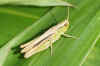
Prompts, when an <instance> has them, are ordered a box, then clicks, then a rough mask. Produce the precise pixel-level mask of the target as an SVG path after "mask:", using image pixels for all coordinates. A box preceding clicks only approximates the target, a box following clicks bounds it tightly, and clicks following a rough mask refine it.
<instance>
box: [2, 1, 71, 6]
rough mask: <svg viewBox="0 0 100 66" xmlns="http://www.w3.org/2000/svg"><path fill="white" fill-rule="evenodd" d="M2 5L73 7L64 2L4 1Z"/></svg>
mask: <svg viewBox="0 0 100 66" xmlns="http://www.w3.org/2000/svg"><path fill="white" fill-rule="evenodd" d="M0 4H1V5H2V4H13V5H15V4H16V5H32V6H46V7H47V6H72V4H70V3H68V2H65V1H62V0H2V1H0Z"/></svg>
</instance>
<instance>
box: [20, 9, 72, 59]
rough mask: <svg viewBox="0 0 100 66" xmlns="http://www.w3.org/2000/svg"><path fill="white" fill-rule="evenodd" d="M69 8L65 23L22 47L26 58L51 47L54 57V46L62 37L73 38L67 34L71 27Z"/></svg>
mask: <svg viewBox="0 0 100 66" xmlns="http://www.w3.org/2000/svg"><path fill="white" fill-rule="evenodd" d="M68 20H69V7H68V17H67V19H65V20H64V21H63V22H61V23H59V24H57V25H55V26H53V27H51V28H50V29H48V30H47V31H46V32H45V33H43V35H41V36H39V37H37V38H35V39H34V40H32V41H30V42H28V43H26V44H24V45H21V46H20V47H21V48H23V49H22V50H21V53H25V54H24V57H25V58H29V57H30V56H32V55H34V54H36V53H38V52H40V51H43V50H45V49H47V48H48V47H51V55H52V44H53V43H54V42H55V41H56V40H58V39H59V38H60V37H61V36H62V35H63V36H65V37H72V36H70V35H67V34H65V32H66V31H67V29H68V27H69V21H68Z"/></svg>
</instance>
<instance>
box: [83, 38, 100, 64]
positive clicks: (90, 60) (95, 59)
mask: <svg viewBox="0 0 100 66" xmlns="http://www.w3.org/2000/svg"><path fill="white" fill-rule="evenodd" d="M99 56H100V39H99V40H98V41H97V43H96V46H95V47H94V48H93V49H92V51H91V53H90V54H89V55H88V57H87V59H86V61H85V62H84V64H83V66H99V65H100V58H99Z"/></svg>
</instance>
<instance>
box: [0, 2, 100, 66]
mask: <svg viewBox="0 0 100 66" xmlns="http://www.w3.org/2000/svg"><path fill="white" fill-rule="evenodd" d="M72 2H73V3H76V4H77V6H78V8H76V9H75V8H71V9H70V13H71V14H70V28H69V30H68V32H67V33H68V34H72V35H74V36H76V37H78V39H71V38H64V37H61V39H59V40H58V41H57V42H56V43H54V45H53V56H50V49H49V48H48V49H47V50H45V51H43V52H40V53H38V54H36V55H34V56H32V57H30V58H29V59H24V58H23V55H21V53H20V48H19V45H21V44H23V43H26V42H28V41H30V40H32V39H34V38H35V37H36V36H38V35H41V34H42V33H43V32H45V31H46V30H47V29H48V28H50V27H51V26H53V25H55V24H57V23H59V22H60V21H62V20H64V19H65V17H66V12H67V11H66V7H54V8H51V7H50V8H36V7H19V6H2V7H0V21H1V22H0V47H1V48H0V66H8V65H9V66H79V65H81V64H83V62H85V61H84V59H85V57H86V56H87V55H88V54H89V51H92V48H93V47H94V46H95V44H96V42H97V40H98V39H99V36H100V31H99V28H100V12H99V7H100V6H99V1H98V0H95V2H94V0H88V1H87V0H84V1H78V0H76V1H72ZM91 4H92V5H91ZM51 13H52V14H53V15H51ZM55 19H56V21H55Z"/></svg>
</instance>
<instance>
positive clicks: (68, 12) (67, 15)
mask: <svg viewBox="0 0 100 66" xmlns="http://www.w3.org/2000/svg"><path fill="white" fill-rule="evenodd" d="M67 21H69V7H68V15H67Z"/></svg>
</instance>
